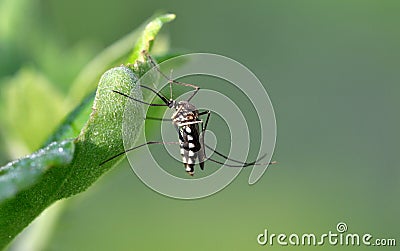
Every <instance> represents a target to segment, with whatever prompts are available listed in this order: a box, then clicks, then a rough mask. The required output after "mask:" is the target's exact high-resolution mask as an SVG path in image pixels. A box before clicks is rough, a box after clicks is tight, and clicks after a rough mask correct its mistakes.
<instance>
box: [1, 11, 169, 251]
mask: <svg viewBox="0 0 400 251" xmlns="http://www.w3.org/2000/svg"><path fill="white" fill-rule="evenodd" d="M168 16H170V15H167V16H161V17H157V18H155V19H154V20H152V21H151V22H150V24H151V23H154V25H147V26H146V28H145V29H144V31H143V33H142V35H141V36H140V38H139V39H138V42H137V44H140V46H139V45H136V46H135V47H134V48H135V50H134V54H135V55H137V57H139V55H141V53H140V52H142V51H143V50H149V49H150V46H151V41H153V40H154V38H155V36H156V34H157V33H158V31H159V30H160V28H161V25H162V23H163V22H164V21H165V20H171V19H168V18H167V17H168ZM160 22H161V23H160ZM146 40H147V42H146ZM130 60H133V61H130V63H136V62H137V60H138V58H134V57H130ZM143 65H144V64H143ZM141 67H142V65H139V66H138V67H137V71H138V72H142V71H143V68H141ZM138 72H134V71H133V70H132V69H131V68H129V67H126V66H120V67H115V68H112V69H110V70H108V71H106V72H105V73H104V74H103V75H102V77H101V79H100V81H99V84H98V87H97V91H96V96H95V98H94V101H93V96H90V95H89V96H88V97H87V98H86V99H85V100H84V101H83V102H82V103H81V105H80V106H78V107H77V108H76V109H75V110H74V111H73V112H72V113H71V114H70V115H69V116H68V117H67V118H66V120H65V121H64V123H63V124H62V125H61V126H60V127H59V128H58V129H57V130H56V131H55V133H54V135H53V136H51V137H50V138H49V140H48V142H51V141H55V142H53V143H50V145H48V146H47V147H44V148H42V149H41V150H39V151H38V152H37V153H36V154H33V155H30V156H28V157H26V158H24V159H21V160H18V161H15V162H12V163H10V164H8V165H6V166H5V167H2V168H0V189H1V191H3V188H6V189H4V194H3V192H2V193H0V195H1V196H3V197H0V249H1V248H3V247H4V246H5V245H7V244H8V243H9V242H10V241H11V240H12V238H14V237H15V236H16V235H17V234H18V233H19V232H20V231H22V230H23V229H24V228H25V227H26V226H27V225H28V224H29V223H30V222H32V221H33V220H34V219H35V218H36V217H37V216H38V215H39V214H40V213H41V212H42V211H43V210H44V209H46V208H47V207H48V206H49V205H51V204H52V203H53V202H55V201H56V200H59V199H62V198H67V197H69V196H72V195H74V194H77V193H80V192H82V191H84V190H86V189H87V188H88V187H89V186H91V185H92V184H93V182H95V181H96V180H97V179H99V178H100V176H101V175H102V174H103V173H105V172H106V171H108V170H109V169H110V168H111V167H112V166H113V164H114V163H115V161H110V162H107V163H105V164H104V165H99V164H100V163H101V162H102V161H104V160H107V159H109V158H110V157H112V156H114V155H116V154H118V153H121V152H122V151H123V150H124V148H123V140H122V123H123V119H124V111H125V106H126V104H127V102H130V101H131V100H129V99H127V98H126V97H123V96H121V95H118V94H116V93H114V92H112V90H118V91H120V92H123V93H128V94H130V96H132V97H133V98H136V99H141V100H142V98H143V97H142V93H141V90H140V88H139V86H138V84H137V75H138V74H137V73H138ZM92 103H93V107H91V108H92V109H90V105H91V104H92ZM132 104H133V105H132V106H130V107H131V109H130V113H129V116H128V117H129V118H130V119H131V120H130V125H131V127H130V132H128V133H129V135H130V137H131V139H132V141H134V140H135V138H136V137H137V136H138V135H139V133H140V131H141V126H142V124H143V108H142V106H141V105H140V104H139V103H138V102H133V103H132ZM89 112H91V113H90V116H89V118H87V117H86V116H87V114H88V113H89ZM85 118H86V119H85ZM87 119H88V120H87ZM125 119H126V118H125ZM84 121H87V122H86V124H85V125H84V126H83V128H82V124H83V123H84ZM79 128H80V130H79ZM78 133H79V135H78V136H77V134H78ZM76 136H77V137H76ZM69 137H76V138H75V139H73V140H67V141H64V140H65V139H68V138H69ZM60 149H64V150H63V151H59V152H58V153H57V151H58V150H60ZM61 153H63V154H61ZM32 168H33V169H32Z"/></svg>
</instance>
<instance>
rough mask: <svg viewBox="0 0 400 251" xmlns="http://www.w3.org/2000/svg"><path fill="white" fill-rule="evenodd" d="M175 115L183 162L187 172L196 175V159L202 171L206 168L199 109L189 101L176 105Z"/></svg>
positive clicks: (173, 117)
mask: <svg viewBox="0 0 400 251" xmlns="http://www.w3.org/2000/svg"><path fill="white" fill-rule="evenodd" d="M173 107H174V108H175V110H176V111H175V113H174V114H173V115H172V123H173V124H174V125H175V127H176V129H177V131H178V135H179V144H180V151H181V156H182V162H183V164H184V166H185V169H186V172H187V173H188V174H190V175H193V174H194V165H195V163H196V159H199V164H200V167H201V169H203V167H204V163H203V162H204V148H203V146H202V139H201V137H202V135H201V134H200V132H201V130H200V129H199V128H200V125H199V124H200V123H202V122H203V121H202V120H201V119H199V112H198V110H197V108H196V107H195V106H194V105H192V104H190V103H189V102H188V101H179V102H176V103H174V105H173Z"/></svg>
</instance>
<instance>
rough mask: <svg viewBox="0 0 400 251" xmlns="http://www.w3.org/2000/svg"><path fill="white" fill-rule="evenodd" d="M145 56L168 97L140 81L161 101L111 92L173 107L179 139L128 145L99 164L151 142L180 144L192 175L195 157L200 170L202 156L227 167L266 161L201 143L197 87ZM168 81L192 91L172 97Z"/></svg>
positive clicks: (203, 127) (204, 125)
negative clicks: (247, 159) (232, 154)
mask: <svg viewBox="0 0 400 251" xmlns="http://www.w3.org/2000/svg"><path fill="white" fill-rule="evenodd" d="M143 53H144V55H145V56H146V58H147V59H148V62H150V64H151V66H152V68H155V69H156V70H157V72H158V73H159V74H161V76H162V77H163V78H165V79H166V80H167V81H168V84H169V89H170V98H169V99H168V98H167V97H166V96H165V95H164V94H162V93H161V92H157V91H156V90H153V89H152V88H150V87H148V86H144V85H139V86H140V87H141V88H144V89H147V90H149V91H151V92H153V93H154V94H155V95H157V96H158V97H159V98H160V99H161V100H162V101H163V104H153V103H148V102H145V101H143V100H139V99H136V98H133V97H131V96H129V95H127V94H125V93H122V92H120V91H117V90H113V92H114V93H116V94H118V95H122V96H124V97H126V98H128V99H131V100H133V101H136V102H139V103H142V104H145V105H148V106H165V107H168V108H170V109H173V110H174V113H173V115H172V117H171V119H170V121H172V124H173V125H174V126H175V129H176V131H177V133H178V137H179V142H164V141H148V142H146V143H144V144H141V145H138V146H135V147H132V148H129V149H127V150H125V151H124V152H121V153H119V154H117V155H115V156H113V157H111V158H109V159H107V160H105V161H103V162H102V163H101V164H100V165H103V164H105V163H107V162H109V161H111V160H113V159H115V158H117V157H119V156H121V155H123V154H125V153H127V152H130V151H133V150H136V149H138V148H140V147H143V146H146V145H152V144H179V147H180V154H181V157H182V162H183V164H184V167H185V170H186V172H187V173H188V174H189V175H190V176H193V175H194V166H195V163H196V160H198V163H199V166H200V168H201V170H204V162H205V161H206V160H209V161H212V162H214V163H217V164H221V165H225V166H229V167H247V166H253V165H265V164H267V163H259V161H260V160H262V159H263V158H264V157H265V156H266V154H265V155H263V156H261V157H260V158H259V159H257V160H255V161H252V162H242V161H238V160H235V159H232V158H229V157H228V156H226V155H225V154H222V153H220V152H218V151H216V150H215V149H213V148H212V147H210V146H208V145H207V144H205V143H204V134H205V132H206V130H207V125H208V121H209V119H210V115H211V112H210V111H209V110H205V111H199V110H198V109H197V108H196V106H194V105H193V104H192V103H190V101H191V100H192V98H193V97H194V96H195V95H196V94H197V93H198V92H199V90H200V87H198V86H196V85H193V84H188V83H183V82H180V81H177V80H174V79H172V78H171V77H168V76H167V75H165V74H164V73H163V72H162V71H161V70H160V68H159V66H158V65H157V64H156V62H155V61H154V59H153V58H152V57H151V56H150V55H149V54H148V53H147V52H143ZM172 84H176V85H180V86H186V87H191V88H193V89H194V91H193V93H192V94H191V95H190V96H189V98H187V99H186V100H182V101H177V100H175V99H173V96H172ZM201 116H206V118H205V121H203V120H202V119H201V118H200V117H201ZM147 119H156V120H164V119H158V118H147ZM205 148H208V149H209V150H211V151H213V152H214V153H215V154H217V155H219V156H221V157H223V158H225V159H226V160H229V161H232V162H235V163H237V164H226V163H224V162H221V161H218V160H215V159H212V158H207V157H206V152H205ZM274 163H275V161H274V162H270V163H269V164H274Z"/></svg>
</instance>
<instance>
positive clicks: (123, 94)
mask: <svg viewBox="0 0 400 251" xmlns="http://www.w3.org/2000/svg"><path fill="white" fill-rule="evenodd" d="M112 91H113V92H115V93H117V94H119V95H122V96H124V97H127V98H129V99H132V100H134V101H136V102H139V103H142V104H145V105H148V106H168V105H167V104H151V103H147V102H145V101H143V100H139V99H136V98H133V97H131V96H129V95H126V94H125V93H122V92H120V91H116V90H112Z"/></svg>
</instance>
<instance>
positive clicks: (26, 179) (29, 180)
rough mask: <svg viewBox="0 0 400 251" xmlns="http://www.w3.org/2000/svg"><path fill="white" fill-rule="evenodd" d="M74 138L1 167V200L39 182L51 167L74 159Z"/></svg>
mask: <svg viewBox="0 0 400 251" xmlns="http://www.w3.org/2000/svg"><path fill="white" fill-rule="evenodd" d="M74 150H75V145H74V143H73V142H72V140H66V141H61V142H60V143H58V142H53V143H51V144H49V145H48V146H47V147H45V148H43V149H40V150H39V151H37V152H35V153H34V154H31V155H29V156H27V157H25V158H22V159H18V160H16V161H13V162H10V163H8V164H7V165H6V166H3V167H1V168H0V202H1V201H4V200H6V199H8V198H10V197H13V196H15V195H16V194H17V193H18V191H22V190H24V189H26V188H28V187H30V186H31V185H33V184H35V183H37V182H38V179H40V178H41V177H42V176H43V175H44V174H45V173H46V172H47V171H48V170H49V169H50V168H59V167H65V166H66V165H68V164H70V163H71V161H72V156H73V154H74Z"/></svg>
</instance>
